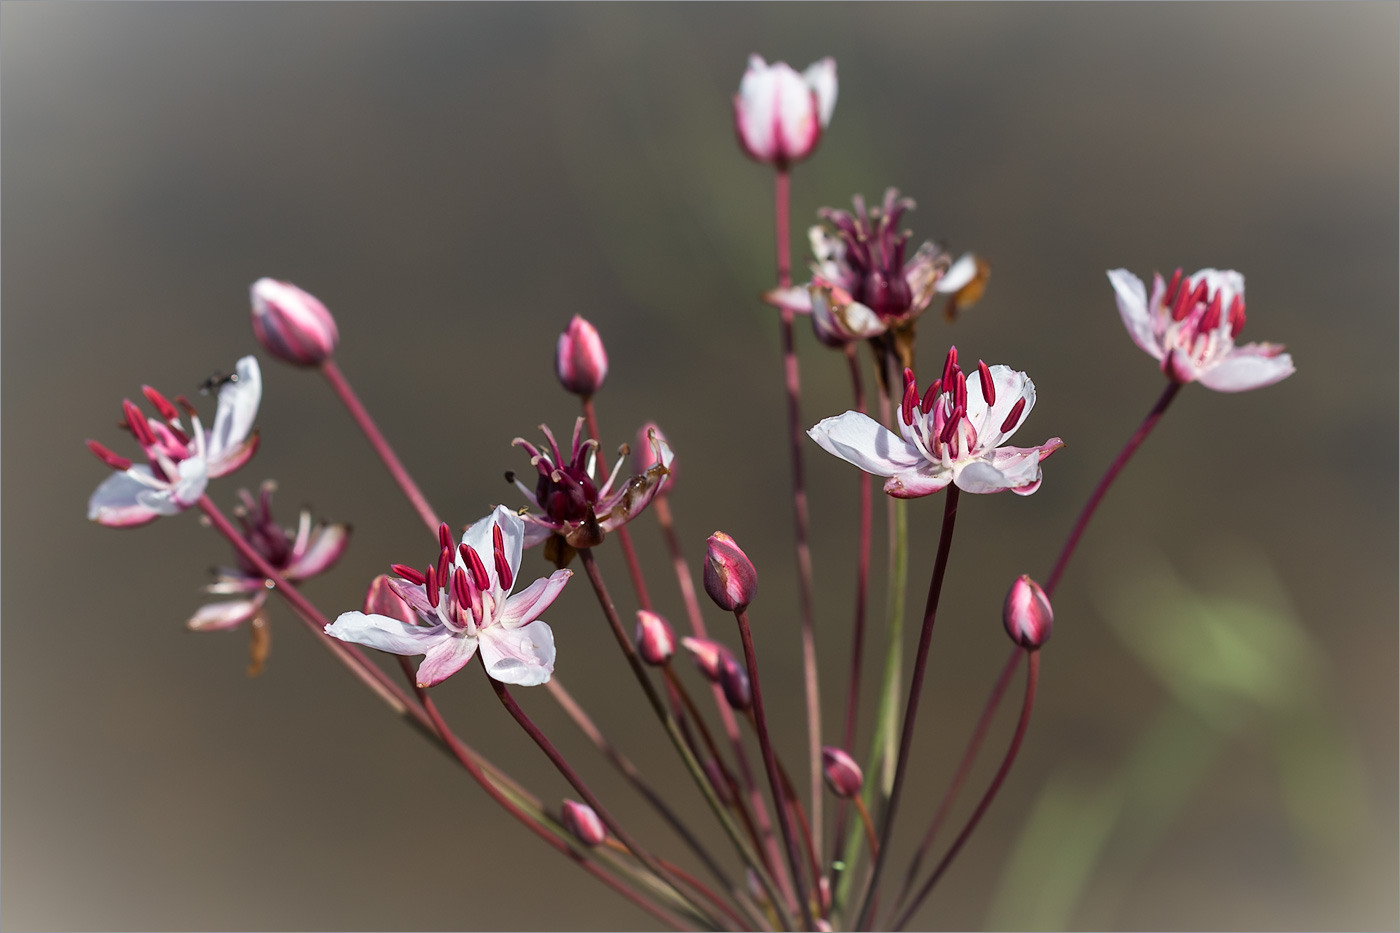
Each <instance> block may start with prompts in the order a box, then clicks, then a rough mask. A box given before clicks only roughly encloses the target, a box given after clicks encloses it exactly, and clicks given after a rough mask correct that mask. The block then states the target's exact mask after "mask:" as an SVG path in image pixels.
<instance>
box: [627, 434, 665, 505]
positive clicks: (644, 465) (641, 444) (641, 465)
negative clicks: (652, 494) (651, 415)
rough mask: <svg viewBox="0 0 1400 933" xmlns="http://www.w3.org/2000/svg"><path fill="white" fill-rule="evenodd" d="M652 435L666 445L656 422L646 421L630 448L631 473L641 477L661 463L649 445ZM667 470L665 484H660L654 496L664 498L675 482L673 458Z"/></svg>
mask: <svg viewBox="0 0 1400 933" xmlns="http://www.w3.org/2000/svg"><path fill="white" fill-rule="evenodd" d="M653 434H654V435H655V437H656V439H657V440H658V441H660V442H661V443H662V444H666V435H664V434H662V433H661V429H660V428H658V427H657V426H656V422H654V421H648V422H647V423H646V424H644V425H642V427H641V429H640V430H638V431H637V446H636V447H633V448H632V472H633V473H636V474H638V475H642V474H644V473H646V471H647V470H650V469H651V468H652V467H654V466H656V465H657V464H658V463H660V462H661V460H660V458H659V457H657V449H656V447H655V446H653V445H652V443H651V439H652V436H653ZM667 446H668V447H669V446H670V445H669V444H667ZM667 469H668V470H670V471H671V472H670V474H669V475H668V476H667V477H666V482H664V483H662V484H661V488H660V489H659V490H657V492H656V494H657V495H658V496H664V495H666V494H667V493H668V492H670V491H671V486H672V484H673V483H675V481H676V459H675V457H672V458H671V463H670V465H669V466H668V467H667Z"/></svg>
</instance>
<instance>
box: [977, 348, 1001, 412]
mask: <svg viewBox="0 0 1400 933" xmlns="http://www.w3.org/2000/svg"><path fill="white" fill-rule="evenodd" d="M977 376H978V378H980V379H981V380H982V399H983V400H984V401H985V402H986V403H987V407H988V408H991V407H992V406H993V405H995V404H996V403H997V385H996V383H995V382H993V381H992V371H991V370H990V369H988V368H987V364H986V363H984V362H982V361H981V360H978V361H977Z"/></svg>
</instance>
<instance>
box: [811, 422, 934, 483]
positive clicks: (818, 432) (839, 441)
mask: <svg viewBox="0 0 1400 933" xmlns="http://www.w3.org/2000/svg"><path fill="white" fill-rule="evenodd" d="M807 436H808V437H810V438H811V439H812V440H814V441H816V442H817V443H818V444H820V445H821V448H822V449H823V450H825V451H826V452H827V453H830V454H835V455H836V456H838V457H840V458H841V459H842V460H845V461H846V462H848V463H853V464H855V465H856V466H858V467H860V468H861V469H862V470H864V471H865V472H867V473H873V474H875V475H876V476H893V475H895V474H896V473H904V472H907V471H909V470H912V469H913V468H914V467H916V466H918V465H919V464H921V463H925V462H926V461H925V460H924V457H923V455H922V454H920V453H919V450H918V448H917V447H914V446H913V445H911V444H909V443H908V442H907V441H905V440H904V439H903V438H902V437H900V436H899V435H898V434H895V433H894V432H893V431H891V430H889V429H888V428H886V427H884V426H883V425H881V424H880V423H879V422H878V421H876V420H875V419H873V418H871V417H870V416H869V415H863V414H861V413H860V412H856V411H848V412H846V413H845V414H844V415H837V416H836V417H834V418H827V419H825V420H824V421H822V422H821V423H820V424H818V425H817V426H816V427H814V428H812V429H811V430H810V431H808V432H807Z"/></svg>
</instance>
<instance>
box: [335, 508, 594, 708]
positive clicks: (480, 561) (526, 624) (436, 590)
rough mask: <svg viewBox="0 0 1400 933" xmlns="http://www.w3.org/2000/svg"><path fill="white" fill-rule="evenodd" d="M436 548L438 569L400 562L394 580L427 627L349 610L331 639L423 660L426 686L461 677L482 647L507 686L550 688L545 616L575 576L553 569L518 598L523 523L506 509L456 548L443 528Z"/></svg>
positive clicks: (550, 645)
mask: <svg viewBox="0 0 1400 933" xmlns="http://www.w3.org/2000/svg"><path fill="white" fill-rule="evenodd" d="M438 542H439V544H440V549H439V552H438V559H437V562H436V564H432V565H429V566H428V567H427V568H426V570H424V571H422V572H420V571H418V570H415V569H413V568H412V567H406V566H404V565H402V564H396V565H395V566H394V572H395V573H396V574H398V577H399V579H396V580H390V581H389V586H390V587H391V588H392V589H393V591H394V592H395V593H397V594H398V596H399V598H401V599H402V600H403V601H404V602H405V603H407V604H408V606H409V607H410V608H412V610H413V611H414V612H415V613H416V614H417V616H418V619H419V621H420V622H421V624H414V623H412V622H406V621H404V620H403V619H399V618H392V617H390V616H386V615H378V614H374V613H364V612H346V613H342V614H341V616H340V617H339V618H338V619H336V620H335V621H334V622H332V623H331V624H330V625H328V626H326V634H327V635H331V636H334V637H335V638H339V639H340V640H341V641H348V642H354V643H356V644H361V645H366V646H368V647H370V648H375V649H378V650H379V651H387V652H389V653H390V654H399V655H410V656H411V655H418V654H421V655H423V656H424V657H423V661H422V663H421V664H419V666H418V685H419V686H420V687H431V686H433V685H434V684H438V683H441V682H442V681H444V680H446V679H447V678H448V677H451V676H452V675H453V674H455V673H457V671H459V670H461V669H462V668H463V667H464V666H465V665H466V664H467V662H468V661H470V660H471V659H472V655H474V654H476V651H477V648H478V647H479V648H480V649H481V660H482V662H483V663H484V664H485V665H486V672H487V673H488V674H490V675H491V676H492V677H493V678H495V679H496V680H498V681H500V682H501V683H507V684H518V685H521V686H533V685H536V684H542V683H546V682H548V681H549V678H550V676H551V675H552V674H553V673H554V632H553V631H552V630H551V629H550V627H549V625H548V624H547V623H545V622H544V621H543V620H542V619H540V615H541V614H542V613H543V612H544V611H545V610H546V609H548V608H549V607H550V605H551V604H552V603H553V602H554V600H555V598H556V597H557V596H558V595H559V592H560V591H561V590H563V588H564V584H565V583H567V582H568V581H569V577H571V576H572V575H573V571H570V570H558V571H555V572H554V573H553V574H552V575H550V576H549V577H548V578H541V579H539V580H536V581H535V582H534V583H531V584H530V585H529V586H528V587H526V588H525V589H523V590H521V591H520V592H519V593H515V594H514V595H512V593H511V590H512V588H513V587H514V584H515V581H516V576H517V572H518V571H519V569H520V557H521V553H522V551H523V549H524V545H525V525H524V523H523V522H522V521H521V520H520V516H518V515H516V514H515V513H514V512H512V511H511V510H510V509H508V508H506V507H505V506H503V505H501V506H497V507H496V509H495V510H494V511H493V512H492V513H491V514H490V515H488V516H487V517H486V518H483V519H482V520H481V521H479V522H477V523H476V524H474V525H472V526H471V527H470V528H468V529H467V530H466V533H465V534H463V535H462V541H461V544H460V545H458V546H457V547H456V548H454V547H453V546H452V537H451V533H450V532H449V531H448V528H447V526H446V525H445V524H444V525H443V526H442V527H441V528H440V529H439V530H438ZM483 555H489V556H490V560H487V559H486V557H484V556H483Z"/></svg>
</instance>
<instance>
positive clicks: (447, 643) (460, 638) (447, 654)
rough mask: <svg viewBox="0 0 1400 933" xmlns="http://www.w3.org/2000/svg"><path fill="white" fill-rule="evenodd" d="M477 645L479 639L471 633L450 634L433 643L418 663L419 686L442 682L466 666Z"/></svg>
mask: <svg viewBox="0 0 1400 933" xmlns="http://www.w3.org/2000/svg"><path fill="white" fill-rule="evenodd" d="M476 647H477V639H475V638H473V637H471V636H470V635H449V636H448V637H447V638H444V639H442V640H441V641H439V642H438V643H437V644H435V645H433V647H432V648H431V649H429V651H428V652H427V654H426V655H425V656H424V658H423V663H422V664H419V665H418V686H420V687H431V686H433V685H435V684H440V683H442V682H443V681H444V680H446V679H447V678H449V677H451V676H452V675H453V674H455V673H457V672H458V671H460V670H461V669H462V668H464V667H466V665H467V662H468V661H470V660H471V659H472V655H474V654H476Z"/></svg>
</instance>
